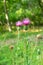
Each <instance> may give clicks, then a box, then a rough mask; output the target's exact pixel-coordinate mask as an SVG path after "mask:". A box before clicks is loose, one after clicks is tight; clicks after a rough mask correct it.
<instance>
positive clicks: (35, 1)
mask: <svg viewBox="0 0 43 65" xmlns="http://www.w3.org/2000/svg"><path fill="white" fill-rule="evenodd" d="M3 1H4V0H1V1H0V6H1V7H0V21H2V24H3V21H4V23H5V22H6V20H5V12H4V3H3ZM42 3H43V2H42V0H6V6H7V11H8V16H9V21H10V22H11V21H12V23H15V22H16V21H18V20H22V19H23V18H25V17H28V18H30V20H31V22H32V21H33V22H34V24H35V25H41V24H43V14H42V13H43V4H42Z"/></svg>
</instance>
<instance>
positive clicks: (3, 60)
mask: <svg viewBox="0 0 43 65" xmlns="http://www.w3.org/2000/svg"><path fill="white" fill-rule="evenodd" d="M38 33H39V32H38ZM38 33H36V32H35V33H34V34H33V33H30V35H29V33H28V35H29V36H30V37H31V40H28V39H27V36H28V35H27V36H26V37H25V36H24V34H23V33H22V34H23V35H22V36H24V38H21V39H20V40H19V43H18V44H17V41H18V40H17V41H16V40H15V39H14V40H15V41H16V44H12V43H11V42H10V43H8V42H7V44H10V45H5V43H4V44H3V45H2V46H0V65H3V64H4V65H36V64H37V65H38V64H39V65H43V41H42V40H40V41H39V40H35V38H34V35H37V34H38ZM42 33H43V32H40V34H42ZM4 35H5V36H4V37H6V34H4ZM8 35H9V36H11V35H12V34H11V33H8V34H7V36H8ZM9 36H8V38H9ZM32 36H33V37H32ZM35 37H36V36H35ZM10 39H12V38H11V37H10ZM33 39H34V40H33ZM8 40H9V39H8ZM8 40H7V41H8ZM4 41H6V39H4ZM27 41H29V42H28V44H27ZM36 41H37V45H36ZM12 45H13V49H11V46H12ZM38 50H39V52H40V54H39V52H38ZM27 60H28V63H27Z"/></svg>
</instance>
